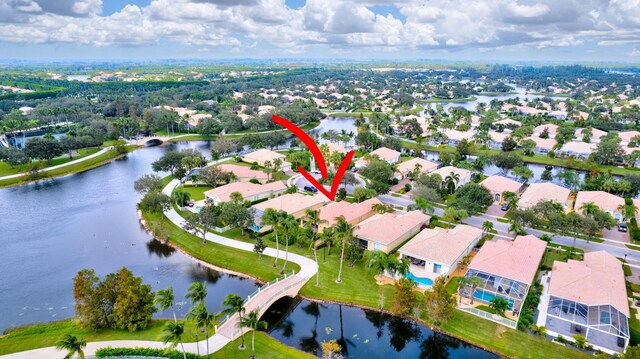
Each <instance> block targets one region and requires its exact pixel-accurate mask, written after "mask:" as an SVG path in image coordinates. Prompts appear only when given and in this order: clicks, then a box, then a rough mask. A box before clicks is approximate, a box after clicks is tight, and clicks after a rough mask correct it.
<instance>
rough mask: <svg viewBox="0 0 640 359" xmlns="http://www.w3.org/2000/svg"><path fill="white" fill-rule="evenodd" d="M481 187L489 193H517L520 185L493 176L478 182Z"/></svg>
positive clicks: (510, 180)
mask: <svg viewBox="0 0 640 359" xmlns="http://www.w3.org/2000/svg"><path fill="white" fill-rule="evenodd" d="M480 184H481V185H482V186H484V187H485V188H487V189H488V190H489V191H491V192H513V193H518V190H520V187H522V183H520V182H518V181H515V180H512V179H511V178H507V177H504V176H498V175H493V176H489V177H487V178H485V179H484V180H482V182H480Z"/></svg>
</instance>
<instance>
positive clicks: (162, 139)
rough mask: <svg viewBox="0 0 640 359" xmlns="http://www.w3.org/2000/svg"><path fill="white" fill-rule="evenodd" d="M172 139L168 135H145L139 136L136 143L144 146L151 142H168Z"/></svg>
mask: <svg viewBox="0 0 640 359" xmlns="http://www.w3.org/2000/svg"><path fill="white" fill-rule="evenodd" d="M170 139H171V137H166V136H149V137H143V138H139V139H137V140H135V144H136V145H138V146H144V145H146V144H147V143H149V142H152V143H153V142H159V143H164V142H167V141H169V140H170Z"/></svg>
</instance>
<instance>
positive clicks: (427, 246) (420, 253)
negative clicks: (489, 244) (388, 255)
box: [398, 224, 483, 285]
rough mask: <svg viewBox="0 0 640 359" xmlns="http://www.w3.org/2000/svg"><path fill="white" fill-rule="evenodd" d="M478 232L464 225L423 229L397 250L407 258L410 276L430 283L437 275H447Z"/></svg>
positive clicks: (478, 229)
mask: <svg viewBox="0 0 640 359" xmlns="http://www.w3.org/2000/svg"><path fill="white" fill-rule="evenodd" d="M482 235H483V231H482V229H480V228H476V227H471V226H467V225H464V224H459V225H457V226H455V227H454V228H451V229H445V228H440V227H436V228H434V229H430V228H425V229H423V230H422V231H421V232H420V233H418V234H417V235H416V236H415V237H413V238H411V240H410V241H409V242H407V243H406V244H405V245H403V246H402V247H400V249H399V250H398V252H399V253H400V255H401V256H402V258H405V259H407V260H409V263H410V265H409V272H410V273H411V274H412V275H413V276H414V277H416V278H418V279H425V278H426V279H428V280H429V281H431V282H432V283H433V281H434V280H435V279H436V278H437V277H439V276H445V277H446V278H448V277H449V275H450V274H451V273H452V272H453V271H455V269H456V268H457V267H458V263H460V260H462V258H463V257H464V256H466V255H468V254H469V253H471V250H472V249H473V247H474V246H475V245H476V244H477V243H478V241H479V240H480V239H481V238H482ZM427 282H428V281H427ZM421 283H424V281H423V280H418V285H421Z"/></svg>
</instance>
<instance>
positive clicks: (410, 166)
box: [396, 157, 438, 179]
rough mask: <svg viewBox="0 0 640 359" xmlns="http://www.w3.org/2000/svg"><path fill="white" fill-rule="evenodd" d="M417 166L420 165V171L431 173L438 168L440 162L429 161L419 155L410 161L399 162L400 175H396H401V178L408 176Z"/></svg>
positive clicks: (398, 170)
mask: <svg viewBox="0 0 640 359" xmlns="http://www.w3.org/2000/svg"><path fill="white" fill-rule="evenodd" d="M416 166H419V168H420V170H419V172H420V173H431V172H433V171H435V170H437V169H438V164H437V163H435V162H431V161H427V160H425V159H423V158H419V157H418V158H412V159H410V160H408V161H405V162H402V163H400V164H398V169H397V172H398V175H397V176H396V177H399V179H402V178H405V177H408V176H409V175H410V174H411V173H413V171H414V170H415V169H416Z"/></svg>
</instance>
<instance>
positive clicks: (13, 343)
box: [0, 319, 196, 357]
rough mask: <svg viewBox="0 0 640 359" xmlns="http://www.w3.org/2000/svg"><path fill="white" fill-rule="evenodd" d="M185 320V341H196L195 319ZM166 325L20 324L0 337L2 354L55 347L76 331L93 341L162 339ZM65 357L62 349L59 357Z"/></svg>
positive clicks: (77, 333) (153, 323)
mask: <svg viewBox="0 0 640 359" xmlns="http://www.w3.org/2000/svg"><path fill="white" fill-rule="evenodd" d="M185 323H186V328H185V331H186V333H185V341H186V342H193V341H195V330H196V328H195V325H194V324H193V323H192V322H185ZM165 324H166V321H164V320H153V321H152V322H151V324H150V325H149V327H148V328H147V329H144V330H140V331H137V332H129V331H127V330H115V329H100V330H86V329H81V328H80V327H79V326H78V325H77V324H76V322H75V321H74V320H73V319H67V320H62V321H57V322H51V323H46V324H35V325H30V326H25V327H19V328H15V329H9V330H7V331H6V332H5V333H4V335H3V336H1V337H0V355H4V354H9V353H15V352H19V351H24V350H30V349H35V348H43V347H49V346H53V345H55V344H56V342H57V341H58V340H59V339H60V338H61V337H63V336H64V335H65V334H73V335H75V336H77V337H81V338H83V339H85V340H87V341H91V342H95V341H105V340H127V339H139V340H162V336H163V330H164V326H165ZM62 356H63V355H62V352H61V355H60V357H62Z"/></svg>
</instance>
